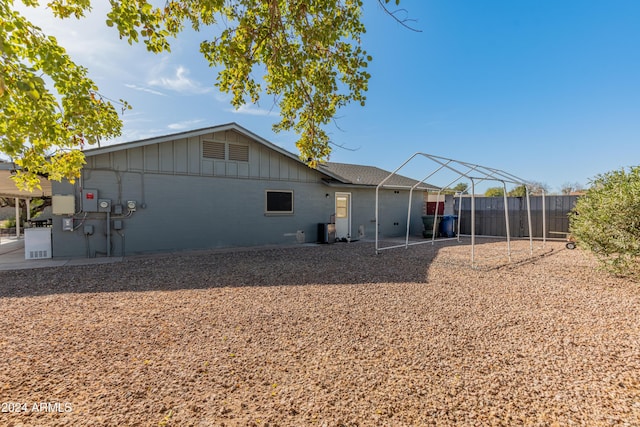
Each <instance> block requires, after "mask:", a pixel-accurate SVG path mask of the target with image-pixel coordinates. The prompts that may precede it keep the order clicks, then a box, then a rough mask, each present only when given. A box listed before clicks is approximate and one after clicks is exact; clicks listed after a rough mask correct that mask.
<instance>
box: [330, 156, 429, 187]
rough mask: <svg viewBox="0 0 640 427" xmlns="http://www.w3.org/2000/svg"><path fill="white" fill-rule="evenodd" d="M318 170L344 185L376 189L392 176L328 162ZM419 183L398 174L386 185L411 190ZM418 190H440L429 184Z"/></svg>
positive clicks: (378, 171) (372, 169)
mask: <svg viewBox="0 0 640 427" xmlns="http://www.w3.org/2000/svg"><path fill="white" fill-rule="evenodd" d="M318 169H319V170H320V171H322V172H325V173H328V174H330V175H333V176H334V177H335V178H336V179H338V180H339V181H340V182H342V183H344V184H352V185H364V186H370V187H376V186H377V185H378V184H380V183H381V182H382V181H383V180H384V179H385V178H387V177H388V176H389V175H391V172H389V171H386V170H384V169H380V168H378V167H375V166H363V165H353V164H349V163H333V162H328V163H324V164H322V165H320V166H319V167H318ZM417 183H418V181H417V180H415V179H412V178H408V177H406V176H402V175H397V174H396V175H393V176H392V177H391V178H390V179H389V180H388V181H387V182H386V183H385V187H397V188H410V187H413V186H414V185H416V184H417ZM417 188H419V189H421V190H426V189H433V190H437V189H438V187H434V186H433V185H429V184H421V185H420V186H418V187H417Z"/></svg>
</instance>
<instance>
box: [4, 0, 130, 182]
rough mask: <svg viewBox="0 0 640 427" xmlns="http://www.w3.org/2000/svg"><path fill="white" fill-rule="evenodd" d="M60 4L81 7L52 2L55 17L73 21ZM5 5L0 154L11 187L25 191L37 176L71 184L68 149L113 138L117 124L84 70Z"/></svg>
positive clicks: (74, 165)
mask: <svg viewBox="0 0 640 427" xmlns="http://www.w3.org/2000/svg"><path fill="white" fill-rule="evenodd" d="M31 3H32V4H36V2H31ZM67 4H76V5H77V6H78V7H81V6H82V5H85V4H86V5H88V1H85V0H78V1H77V2H71V1H69V2H65V3H64V4H63V2H56V7H57V8H58V9H57V10H58V12H57V13H59V14H60V15H64V14H74V15H76V14H77V13H76V12H74V11H73V10H71V11H70V10H67V9H65V7H66V6H65V5H67ZM11 5H12V2H10V1H9V0H0V40H2V41H3V43H2V52H1V53H2V54H1V55H0V70H1V73H0V76H2V80H0V152H3V153H5V154H7V155H9V156H10V157H11V158H12V160H13V161H14V162H15V163H16V164H17V165H19V166H21V168H22V170H21V171H19V173H18V174H16V175H15V177H14V180H15V181H16V184H17V185H18V187H19V188H22V189H31V190H32V189H34V188H37V187H38V185H39V181H38V175H39V174H41V175H48V176H49V177H50V178H52V179H57V180H59V179H63V178H66V179H70V180H73V179H75V178H77V177H78V176H79V174H80V169H81V167H82V164H83V161H84V160H83V158H84V156H83V155H82V152H80V151H74V150H77V149H78V148H81V147H82V145H83V144H84V143H94V142H96V141H98V140H99V139H101V138H109V137H112V136H117V135H119V134H120V129H121V122H120V119H119V117H118V115H117V113H116V111H115V109H114V107H113V105H111V103H109V102H104V100H102V99H101V98H100V97H99V95H96V94H97V87H96V85H95V83H93V81H91V80H90V79H89V78H88V77H87V70H86V69H85V68H83V67H80V66H78V65H76V64H75V63H74V62H73V61H72V60H71V59H70V58H69V56H68V55H67V53H66V51H65V50H64V48H63V47H61V46H60V45H58V43H57V41H56V39H55V38H53V37H48V36H47V35H45V34H44V33H43V32H42V31H41V30H40V28H38V27H36V26H34V25H33V24H32V23H30V22H29V21H27V20H26V19H25V18H24V17H23V16H21V15H20V14H19V13H18V12H17V11H15V10H13V8H12V7H11Z"/></svg>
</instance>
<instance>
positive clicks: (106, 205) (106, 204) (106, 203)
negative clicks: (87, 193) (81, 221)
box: [98, 199, 111, 212]
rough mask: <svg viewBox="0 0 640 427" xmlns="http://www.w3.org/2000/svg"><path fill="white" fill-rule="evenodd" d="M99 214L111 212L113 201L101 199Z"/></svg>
mask: <svg viewBox="0 0 640 427" xmlns="http://www.w3.org/2000/svg"><path fill="white" fill-rule="evenodd" d="M98 212H111V199H99V200H98Z"/></svg>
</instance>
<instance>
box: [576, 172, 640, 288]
mask: <svg viewBox="0 0 640 427" xmlns="http://www.w3.org/2000/svg"><path fill="white" fill-rule="evenodd" d="M569 219H570V231H571V234H572V235H573V236H574V237H575V238H576V240H577V243H578V246H580V247H581V248H583V249H586V250H589V251H591V252H593V253H594V254H595V256H596V257H597V258H598V259H599V261H600V263H601V265H602V266H603V267H604V268H605V269H607V270H608V271H610V272H612V273H614V274H616V275H620V276H627V277H632V278H635V279H636V280H640V166H635V167H632V168H630V169H629V170H625V169H621V170H617V171H612V172H608V173H605V174H603V175H598V176H596V177H595V179H594V180H593V181H592V185H591V187H590V188H589V189H588V190H587V192H586V194H585V195H583V196H581V197H580V198H578V200H577V202H576V206H575V208H574V211H573V215H571V217H570V218H569Z"/></svg>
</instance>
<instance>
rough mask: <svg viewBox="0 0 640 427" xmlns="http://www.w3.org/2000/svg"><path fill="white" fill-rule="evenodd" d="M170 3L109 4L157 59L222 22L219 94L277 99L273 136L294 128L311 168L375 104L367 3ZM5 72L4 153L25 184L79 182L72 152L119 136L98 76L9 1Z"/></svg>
mask: <svg viewBox="0 0 640 427" xmlns="http://www.w3.org/2000/svg"><path fill="white" fill-rule="evenodd" d="M386 2H388V0H386ZM23 3H24V4H25V5H27V6H36V5H38V4H39V1H38V0H23ZM161 3H163V4H162V6H160V7H154V6H153V4H152V3H151V2H149V1H147V0H110V4H111V11H110V12H109V13H108V14H107V17H106V25H107V26H110V27H113V28H116V29H117V30H118V34H119V36H120V38H123V39H125V40H127V42H128V43H130V44H132V43H137V42H139V41H141V40H143V41H144V43H145V44H146V46H147V49H148V50H149V51H151V52H156V53H157V52H162V51H169V50H170V44H169V41H168V39H169V38H170V37H175V36H177V35H178V34H179V33H180V32H181V31H182V30H183V28H184V26H185V25H191V27H192V28H194V29H196V30H200V29H203V28H206V29H207V30H208V31H209V30H214V27H213V25H214V24H216V23H218V22H220V23H222V24H223V25H222V26H221V27H215V29H217V36H215V37H213V38H212V39H211V40H209V41H204V42H202V44H201V45H200V51H201V52H202V54H203V55H204V57H205V59H206V60H207V61H208V62H209V63H210V64H211V66H212V67H221V71H220V72H219V73H218V76H217V79H216V85H217V86H218V87H219V89H220V90H221V91H222V92H226V93H229V94H231V95H232V101H231V103H232V105H233V106H234V107H236V108H240V107H241V106H243V105H245V104H247V103H258V102H259V101H260V99H261V98H262V97H263V96H264V95H267V96H270V97H273V99H274V103H275V104H276V106H277V107H278V108H279V109H280V118H281V120H280V121H279V122H278V123H276V124H274V126H273V128H274V130H275V131H280V130H293V131H295V132H296V133H297V134H298V135H299V140H298V141H297V143H296V145H297V147H298V149H299V150H300V157H301V158H302V159H303V160H304V161H306V162H307V163H308V164H309V165H310V166H316V165H317V164H318V162H322V161H324V160H326V159H327V158H328V156H329V154H330V152H331V147H330V139H329V136H328V134H327V133H326V131H325V130H324V126H325V125H327V124H328V123H329V122H330V121H331V120H332V119H333V118H334V117H335V115H336V112H337V110H338V109H340V108H341V107H343V106H345V105H347V104H348V103H350V102H357V103H359V104H360V105H364V104H365V101H366V97H365V92H366V91H367V89H368V81H369V78H370V74H369V73H368V72H367V71H366V68H367V66H368V63H369V62H370V61H371V60H372V58H371V56H370V55H368V54H367V52H366V51H365V50H363V49H362V47H361V46H360V37H361V35H362V34H363V33H364V32H365V28H364V25H363V24H362V22H361V20H360V15H361V8H362V1H361V0H307V1H291V0H268V1H266V0H168V1H166V2H161ZM397 3H399V2H398V1H397V0H396V4H397ZM380 4H382V3H380ZM48 7H49V8H50V9H51V10H52V11H53V13H54V15H55V16H57V17H59V18H68V17H72V16H73V17H75V18H81V17H83V16H84V15H85V13H86V12H87V11H89V10H90V9H91V0H50V1H49V3H48ZM0 70H1V73H0V107H1V108H2V111H1V112H0V152H4V153H6V154H8V155H9V156H11V157H12V158H13V159H14V161H16V163H18V164H20V165H21V166H22V167H23V170H22V172H21V173H20V174H18V175H17V177H16V181H17V183H18V185H19V186H21V187H24V188H33V185H34V182H35V180H34V179H33V177H34V176H35V175H34V174H38V173H43V174H49V176H50V177H51V178H52V179H63V178H66V179H74V178H75V177H77V176H79V172H80V167H81V166H82V157H81V156H80V155H78V154H77V153H76V152H74V151H72V150H77V149H78V148H82V147H83V146H84V144H93V143H95V142H97V141H99V140H100V139H102V138H110V137H113V136H117V135H119V134H120V132H121V126H122V124H121V121H120V119H119V117H118V115H117V112H116V110H115V108H114V106H113V105H112V103H111V102H109V101H107V100H105V99H104V98H102V97H101V96H100V95H99V92H98V88H97V87H96V85H95V84H94V83H93V81H91V80H90V79H89V78H88V77H87V70H86V69H84V68H83V67H80V66H78V65H76V64H75V63H74V62H73V61H72V60H71V59H70V58H69V57H68V55H67V54H66V52H65V50H64V48H63V47H62V46H60V45H58V43H57V41H56V40H55V38H53V37H47V36H46V35H45V34H43V33H42V31H41V30H40V29H39V28H37V27H35V26H34V25H33V24H32V23H30V22H29V21H27V20H26V19H25V18H24V17H22V16H21V15H20V14H19V13H18V12H17V11H16V10H14V8H13V0H0ZM122 108H123V110H124V109H127V108H130V106H129V105H128V104H126V103H123V105H122ZM70 150H71V151H70Z"/></svg>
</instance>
